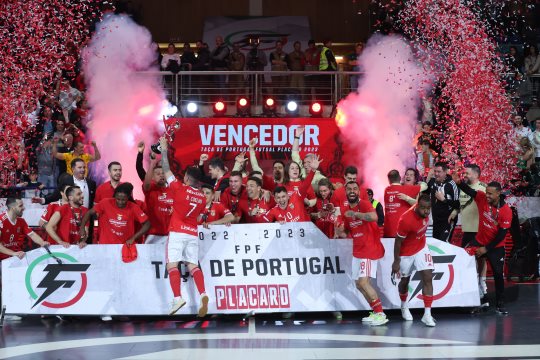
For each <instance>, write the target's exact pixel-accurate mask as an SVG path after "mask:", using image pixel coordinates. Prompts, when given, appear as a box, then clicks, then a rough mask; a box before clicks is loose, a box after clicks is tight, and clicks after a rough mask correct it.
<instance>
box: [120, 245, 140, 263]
mask: <svg viewBox="0 0 540 360" xmlns="http://www.w3.org/2000/svg"><path fill="white" fill-rule="evenodd" d="M135 260H137V245H135V243H133V244H131V245H128V244H126V243H124V245H123V246H122V261H123V262H125V263H129V262H132V261H135Z"/></svg>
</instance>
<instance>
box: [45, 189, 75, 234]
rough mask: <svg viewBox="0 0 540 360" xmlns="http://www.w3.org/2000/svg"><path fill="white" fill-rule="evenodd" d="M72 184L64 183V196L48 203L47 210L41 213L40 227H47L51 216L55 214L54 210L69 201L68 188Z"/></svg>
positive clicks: (61, 190) (62, 192)
mask: <svg viewBox="0 0 540 360" xmlns="http://www.w3.org/2000/svg"><path fill="white" fill-rule="evenodd" d="M71 186H72V185H70V184H63V185H62V187H61V188H60V195H61V196H62V198H61V199H60V200H58V201H54V202H52V203H50V204H48V205H47V208H46V209H45V211H44V212H43V214H42V215H41V218H40V219H39V227H41V228H43V229H45V227H46V226H47V223H48V222H49V220H50V219H51V216H53V214H54V212H55V211H56V210H58V209H59V208H60V207H61V206H62V205H64V204H67V203H68V199H67V197H66V190H67V188H69V187H71Z"/></svg>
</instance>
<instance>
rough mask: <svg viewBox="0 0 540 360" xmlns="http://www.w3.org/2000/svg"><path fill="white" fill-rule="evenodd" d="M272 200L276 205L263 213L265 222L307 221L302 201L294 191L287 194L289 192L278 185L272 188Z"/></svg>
mask: <svg viewBox="0 0 540 360" xmlns="http://www.w3.org/2000/svg"><path fill="white" fill-rule="evenodd" d="M274 200H275V201H276V206H274V207H273V208H272V209H270V210H269V211H268V212H267V213H266V215H264V217H263V218H264V220H265V222H279V223H280V224H284V223H286V222H303V221H309V217H308V216H307V213H306V208H305V207H304V201H303V200H302V198H301V197H300V196H299V195H298V194H297V193H296V192H293V193H292V194H291V195H290V196H289V192H288V191H287V189H286V188H285V187H284V186H278V187H276V188H275V189H274Z"/></svg>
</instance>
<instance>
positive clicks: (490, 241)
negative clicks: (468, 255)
mask: <svg viewBox="0 0 540 360" xmlns="http://www.w3.org/2000/svg"><path fill="white" fill-rule="evenodd" d="M452 178H453V180H452V181H454V183H457V184H458V186H459V189H460V190H462V191H463V192H464V193H466V194H467V195H469V196H470V197H471V198H473V199H474V201H475V202H476V205H477V206H478V214H479V225H478V234H477V235H476V238H475V239H474V240H472V241H471V242H470V246H471V247H473V249H475V252H474V254H475V255H476V256H477V257H485V258H486V260H487V261H489V263H490V265H491V269H492V271H493V278H494V280H495V299H496V300H495V302H496V310H497V312H498V313H499V314H502V315H506V314H508V311H507V310H506V308H505V306H504V300H505V299H504V274H503V269H504V258H505V252H504V238H505V237H506V233H507V232H508V229H510V225H511V223H512V210H511V209H510V207H509V206H508V204H506V203H505V201H504V198H505V196H504V195H503V194H501V190H502V188H501V184H499V183H498V182H496V181H493V182H490V183H489V184H488V185H487V187H486V192H485V193H484V192H482V191H476V190H473V189H472V188H471V187H470V186H468V185H467V184H466V183H465V182H463V181H461V179H460V177H459V174H458V173H457V171H456V172H454V173H453V174H452ZM483 303H484V301H483Z"/></svg>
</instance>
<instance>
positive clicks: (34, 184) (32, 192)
mask: <svg viewBox="0 0 540 360" xmlns="http://www.w3.org/2000/svg"><path fill="white" fill-rule="evenodd" d="M17 187H22V188H25V190H24V197H25V198H27V199H32V198H34V197H38V196H40V194H41V189H43V188H44V187H45V185H43V184H42V183H41V182H39V181H38V173H37V171H36V170H35V169H30V173H29V174H28V179H26V181H24V182H21V183H18V184H17Z"/></svg>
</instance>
